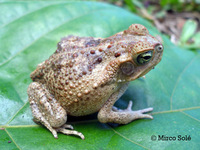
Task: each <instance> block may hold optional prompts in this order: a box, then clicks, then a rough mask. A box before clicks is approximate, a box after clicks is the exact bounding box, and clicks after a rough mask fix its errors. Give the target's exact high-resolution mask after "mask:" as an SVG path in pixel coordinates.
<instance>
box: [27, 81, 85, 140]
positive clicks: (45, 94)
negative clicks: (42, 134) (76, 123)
mask: <svg viewBox="0 0 200 150" xmlns="http://www.w3.org/2000/svg"><path fill="white" fill-rule="evenodd" d="M27 92H28V97H29V101H30V107H31V110H32V115H33V120H34V121H35V122H36V123H41V124H42V125H44V126H45V127H46V128H47V129H49V130H50V131H51V133H52V134H53V136H54V137H55V138H58V135H57V132H61V133H64V134H67V135H77V136H79V137H81V138H82V139H84V135H83V134H82V133H80V132H77V131H74V130H69V129H73V127H72V126H71V125H66V124H65V123H66V121H67V113H66V111H65V110H64V109H63V108H62V107H61V106H60V104H59V103H58V102H57V101H56V99H55V98H54V97H53V96H52V95H51V94H50V93H49V91H48V90H47V89H46V88H45V86H44V85H43V84H40V83H38V82H32V83H31V84H30V85H29V87H28V91H27Z"/></svg>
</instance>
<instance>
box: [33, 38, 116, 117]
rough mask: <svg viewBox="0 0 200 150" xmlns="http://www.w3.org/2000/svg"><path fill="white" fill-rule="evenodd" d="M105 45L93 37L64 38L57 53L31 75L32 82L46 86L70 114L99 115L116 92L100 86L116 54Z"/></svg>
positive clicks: (112, 87) (111, 88)
mask: <svg viewBox="0 0 200 150" xmlns="http://www.w3.org/2000/svg"><path fill="white" fill-rule="evenodd" d="M101 41H102V40H101V39H95V38H92V37H91V38H88V37H87V38H84V37H76V36H68V37H66V38H63V39H62V40H61V42H59V43H58V46H57V47H58V48H57V50H56V52H55V53H54V54H53V55H51V56H50V58H49V59H47V60H46V61H44V62H43V63H41V64H39V65H38V67H37V69H36V70H35V71H34V72H33V73H32V74H31V78H32V80H33V81H36V82H41V83H43V85H44V86H46V87H45V88H46V89H48V90H49V92H50V93H51V94H52V95H54V97H55V98H56V100H57V101H59V103H60V104H61V105H62V107H64V108H65V110H66V111H67V112H68V114H71V115H75V116H79V115H86V114H91V113H94V112H96V111H98V110H99V109H100V108H101V106H102V105H103V104H104V103H105V101H106V100H107V99H108V97H109V96H110V95H111V93H113V91H114V90H115V89H116V86H115V85H112V84H109V85H105V86H102V85H101V86H100V84H101V83H100V82H101V81H102V80H103V78H104V76H103V71H104V68H105V67H106V66H107V64H108V63H109V61H110V59H112V58H110V57H111V56H113V54H111V53H113V52H114V50H112V48H111V47H109V46H107V49H110V50H107V49H103V48H102V46H101ZM111 43H112V42H111ZM109 44H110V42H109V43H108V45H109ZM103 46H105V43H104V44H103ZM108 59H109V61H107V60H108ZM105 95H106V96H105ZM91 104H94V105H93V106H92V105H91ZM90 106H91V107H90ZM81 107H83V108H84V109H82V108H81ZM79 111H80V112H79Z"/></svg>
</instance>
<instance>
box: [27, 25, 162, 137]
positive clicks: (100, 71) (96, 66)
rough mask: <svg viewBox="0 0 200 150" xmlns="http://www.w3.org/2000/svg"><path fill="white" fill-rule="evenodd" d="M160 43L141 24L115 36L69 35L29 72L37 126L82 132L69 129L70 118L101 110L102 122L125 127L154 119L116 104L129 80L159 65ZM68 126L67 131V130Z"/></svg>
mask: <svg viewBox="0 0 200 150" xmlns="http://www.w3.org/2000/svg"><path fill="white" fill-rule="evenodd" d="M162 53H163V46H162V44H161V43H160V42H159V41H158V40H157V39H156V38H155V37H153V36H151V35H149V33H148V30H147V29H146V28H145V27H144V26H142V25H139V24H133V25H131V26H130V27H129V28H128V29H127V30H125V31H123V32H119V33H117V34H115V35H113V36H111V37H108V38H105V39H102V38H93V37H78V36H72V35H71V36H68V37H65V38H62V39H61V41H60V42H59V43H58V45H57V50H56V51H55V53H54V54H53V55H51V56H50V57H49V59H47V60H46V61H44V62H42V63H41V64H39V65H38V66H37V68H36V70H35V71H33V72H32V73H31V79H32V80H33V82H32V83H31V84H30V85H29V88H28V96H29V101H30V106H31V109H32V114H33V117H34V121H35V122H40V123H42V124H43V125H44V126H46V127H47V128H48V129H49V130H50V131H51V132H52V134H53V135H54V137H55V138H57V132H62V133H64V134H73V135H78V136H80V137H81V138H82V139H84V136H83V134H82V133H79V132H77V131H74V130H72V129H73V128H72V126H70V125H65V123H66V121H67V115H72V116H83V115H88V114H91V113H94V112H97V111H99V113H98V119H99V121H100V122H103V123H106V122H115V123H120V124H127V123H129V122H131V121H133V120H135V119H138V118H152V116H150V115H148V114H143V113H145V112H148V111H151V110H152V108H147V109H144V110H141V111H132V110H131V106H132V103H131V102H130V105H129V106H128V108H127V109H126V110H118V109H117V108H115V107H113V105H114V103H115V102H116V101H117V100H118V99H119V97H120V96H121V95H122V94H123V93H124V92H125V90H126V88H127V86H128V83H129V81H132V80H135V79H137V78H139V77H141V76H143V75H144V74H146V73H147V72H149V71H150V70H151V69H152V68H153V67H154V66H155V65H156V64H157V63H159V62H160V60H161V57H162ZM66 128H69V129H66Z"/></svg>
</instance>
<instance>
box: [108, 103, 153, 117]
mask: <svg viewBox="0 0 200 150" xmlns="http://www.w3.org/2000/svg"><path fill="white" fill-rule="evenodd" d="M132 105H133V102H132V101H129V104H128V107H127V108H126V109H124V110H122V109H118V108H117V107H115V106H113V107H112V110H113V111H114V112H127V113H129V112H131V113H134V116H135V118H136V119H139V118H149V119H153V117H152V116H151V115H149V114H144V113H147V112H150V111H153V108H152V107H150V108H146V109H142V110H138V111H132Z"/></svg>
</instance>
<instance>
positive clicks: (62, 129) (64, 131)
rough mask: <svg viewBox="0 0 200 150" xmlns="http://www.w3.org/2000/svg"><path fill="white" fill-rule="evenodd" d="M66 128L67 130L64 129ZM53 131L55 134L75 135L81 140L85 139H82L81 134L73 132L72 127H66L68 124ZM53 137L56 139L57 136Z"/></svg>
mask: <svg viewBox="0 0 200 150" xmlns="http://www.w3.org/2000/svg"><path fill="white" fill-rule="evenodd" d="M66 128H68V129H66ZM69 129H72V130H69ZM55 130H56V131H57V132H61V133H63V134H67V135H76V136H79V137H80V138H81V139H83V140H84V139H85V137H84V135H83V134H82V133H80V132H77V131H75V130H73V127H72V126H71V125H68V124H65V125H63V126H62V127H59V128H56V129H55ZM54 137H55V138H57V135H56V136H54Z"/></svg>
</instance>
